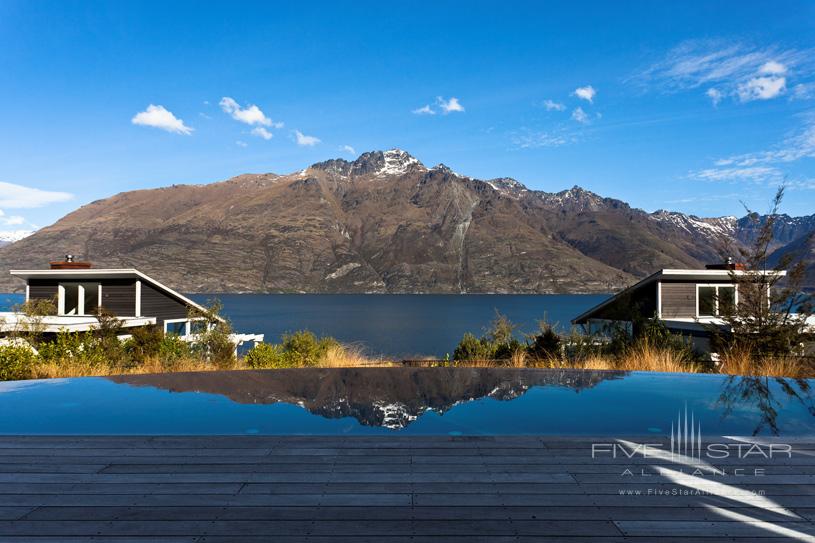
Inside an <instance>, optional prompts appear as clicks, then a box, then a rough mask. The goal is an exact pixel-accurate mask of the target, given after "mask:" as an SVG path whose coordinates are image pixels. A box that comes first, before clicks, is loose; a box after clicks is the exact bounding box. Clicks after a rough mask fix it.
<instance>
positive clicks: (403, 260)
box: [0, 149, 815, 293]
mask: <svg viewBox="0 0 815 543" xmlns="http://www.w3.org/2000/svg"><path fill="white" fill-rule="evenodd" d="M796 220H798V219H796ZM741 221H742V220H740V219H739V220H737V219H735V218H732V217H725V218H720V219H700V218H697V217H692V216H686V215H682V214H679V213H671V212H667V211H660V212H657V213H653V214H649V213H646V212H645V211H642V210H638V209H633V208H631V207H630V206H629V205H628V204H626V203H624V202H622V201H619V200H614V199H611V198H603V197H601V196H598V195H597V194H594V193H591V192H589V191H586V190H583V189H581V188H580V187H573V188H572V189H569V190H565V191H562V192H558V193H546V192H540V191H533V190H529V189H527V188H526V187H525V186H523V185H522V184H521V183H519V182H518V181H516V180H514V179H509V178H500V179H490V180H479V179H474V178H471V177H467V176H464V175H460V174H457V173H455V172H453V171H452V170H451V169H450V168H448V167H446V166H444V165H442V164H440V165H438V166H435V167H432V168H427V167H426V166H424V165H423V164H422V163H421V162H419V161H418V160H417V159H416V158H414V157H412V156H411V155H409V154H408V153H406V152H404V151H401V150H398V149H393V150H390V151H384V152H382V151H374V152H369V153H365V154H363V155H361V156H360V157H359V158H358V159H357V160H355V161H346V160H341V159H335V160H329V161H326V162H321V163H318V164H314V165H312V166H310V167H309V168H306V169H304V170H302V171H300V172H296V173H293V174H289V175H277V174H271V173H270V174H246V175H240V176H238V177H235V178H232V179H229V180H227V181H223V182H220V183H212V184H206V185H174V186H172V187H167V188H161V189H152V190H140V191H132V192H126V193H121V194H118V195H116V196H113V197H111V198H107V199H105V200H100V201H97V202H93V203H91V204H88V205H86V206H83V207H82V208H80V209H78V210H76V211H75V212H73V213H71V214H69V215H67V216H66V217H64V218H62V219H61V220H59V221H58V222H57V223H55V224H54V225H52V226H49V227H47V228H43V229H42V230H40V231H38V232H36V233H35V234H34V235H32V236H29V237H26V238H25V239H22V240H20V241H18V242H16V243H14V244H13V245H9V246H6V247H2V248H0V291H2V290H9V289H12V288H19V287H20V285H19V284H17V283H15V281H14V280H13V279H12V278H10V277H8V275H7V273H6V272H7V270H9V269H14V268H42V267H43V266H45V265H46V263H47V262H48V261H49V260H52V259H54V258H58V257H59V256H61V255H63V254H66V253H72V254H76V255H79V256H81V257H82V258H84V259H88V260H91V261H93V262H94V265H95V266H97V267H120V266H126V267H137V268H139V269H141V270H143V271H145V272H146V273H148V274H151V275H154V276H155V277H157V278H160V280H161V281H163V282H165V283H166V284H168V285H170V286H172V287H175V288H177V289H180V290H182V291H186V292H224V291H237V292H440V293H458V292H519V293H552V292H608V291H611V290H615V289H618V288H620V287H622V286H624V285H626V284H629V283H631V282H632V281H634V280H635V279H636V278H637V277H641V276H644V275H646V274H648V273H651V272H653V271H654V270H656V269H659V268H670V267H689V266H690V267H695V266H701V265H703V264H704V263H706V262H711V261H718V260H719V259H720V258H721V257H720V255H721V250H722V247H723V246H724V244H725V241H726V240H727V239H729V238H732V237H733V236H734V233H735V234H736V235H738V236H747V235H748V234H744V233H743V232H742V231H743V230H744V228H743V227H741V226H740V223H741ZM800 222H801V225H799V226H800V228H799V227H796V228H797V229H800V230H806V228H808V226H807V224H808V223H806V221H804V220H803V219H801V221H800ZM813 222H815V220H814V221H813ZM805 223H806V224H805ZM796 228H792V227H790V229H789V232H787V231H786V230H785V231H784V235H779V236H780V237H779V248H781V247H782V246H784V245H786V244H787V243H790V242H791V241H794V240H795V239H798V238H796V237H795V235H796V233H797V232H798V230H797V229H796ZM785 236H786V237H785ZM788 238H789V239H788ZM739 239H741V238H739ZM745 239H746V238H745Z"/></svg>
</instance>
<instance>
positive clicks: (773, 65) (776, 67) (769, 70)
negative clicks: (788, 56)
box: [758, 60, 787, 75]
mask: <svg viewBox="0 0 815 543" xmlns="http://www.w3.org/2000/svg"><path fill="white" fill-rule="evenodd" d="M758 71H759V73H762V74H770V75H784V74H785V73H787V67H786V66H784V65H783V64H781V63H780V62H776V61H774V60H771V61H769V62H765V63H764V65H763V66H762V67H761V68H760V69H759V70H758Z"/></svg>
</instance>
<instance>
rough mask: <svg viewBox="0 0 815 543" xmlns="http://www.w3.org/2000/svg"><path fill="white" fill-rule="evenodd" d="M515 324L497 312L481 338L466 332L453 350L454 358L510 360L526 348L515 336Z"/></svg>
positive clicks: (458, 359)
mask: <svg viewBox="0 0 815 543" xmlns="http://www.w3.org/2000/svg"><path fill="white" fill-rule="evenodd" d="M516 328H517V326H515V325H514V324H513V323H512V322H511V321H510V320H509V319H508V318H507V317H506V316H504V315H502V314H500V313H498V312H497V311H496V312H495V318H494V319H493V321H492V322H491V323H490V327H489V328H488V329H487V330H486V333H485V334H484V335H483V336H481V337H480V338H477V337H475V336H474V335H473V334H470V333H466V334H464V337H462V338H461V341H460V342H459V344H458V346H457V347H456V349H455V350H454V351H453V360H457V361H460V360H509V359H510V358H512V355H513V354H514V353H516V352H518V351H520V350H523V349H524V346H523V345H522V344H521V342H520V341H518V338H516V337H515V329H516Z"/></svg>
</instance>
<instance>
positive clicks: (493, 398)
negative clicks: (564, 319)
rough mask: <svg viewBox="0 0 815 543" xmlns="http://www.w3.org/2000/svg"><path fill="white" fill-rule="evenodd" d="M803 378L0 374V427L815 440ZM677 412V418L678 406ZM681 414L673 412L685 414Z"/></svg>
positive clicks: (417, 372)
mask: <svg viewBox="0 0 815 543" xmlns="http://www.w3.org/2000/svg"><path fill="white" fill-rule="evenodd" d="M813 385H815V381H795V380H791V379H767V378H746V377H728V376H723V375H704V374H665V373H662V374H658V373H641V372H633V373H625V372H603V371H580V370H527V369H511V368H500V369H474V368H348V369H316V368H309V369H295V370H266V371H237V372H201V373H187V374H179V373H176V374H160V375H136V376H125V377H111V378H81V379H52V380H45V381H16V382H4V383H0V434H74V435H78V434H85V435H108V434H125V435H169V434H182V435H183V434H186V435H196V434H209V435H238V434H260V435H294V434H303V435H376V434H394V433H397V434H405V435H416V434H425V435H524V434H526V435H529V434H532V435H593V436H641V435H654V436H661V437H666V436H668V435H669V434H670V429H671V425H672V424H673V425H675V426H676V427H677V428H678V427H681V423H680V422H679V421H680V420H685V419H686V418H692V420H693V421H694V424H693V426H694V428H697V429H698V430H700V431H701V435H704V436H714V435H715V436H724V435H735V436H750V435H753V434H758V435H778V436H784V437H808V438H812V437H813V436H815V418H813V415H812V413H813V412H815V411H813V401H814V400H815V398H813V392H812V391H813ZM686 413H687V415H686ZM682 417H685V419H683V418H682Z"/></svg>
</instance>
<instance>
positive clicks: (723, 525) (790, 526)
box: [615, 520, 815, 541]
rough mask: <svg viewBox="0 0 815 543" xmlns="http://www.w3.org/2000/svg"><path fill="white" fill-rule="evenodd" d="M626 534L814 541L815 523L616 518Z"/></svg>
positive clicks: (617, 523) (635, 535)
mask: <svg viewBox="0 0 815 543" xmlns="http://www.w3.org/2000/svg"><path fill="white" fill-rule="evenodd" d="M615 524H616V525H617V526H619V528H620V530H621V531H622V532H623V534H624V535H627V536H633V537H662V536H675V537H696V536H708V537H709V536H720V537H738V538H750V539H754V538H763V537H767V536H784V537H787V538H789V539H791V540H798V541H815V526H813V525H812V524H811V523H801V522H767V521H753V522H745V521H730V522H706V521H703V522H697V521H648V520H622V521H617V522H615Z"/></svg>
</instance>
